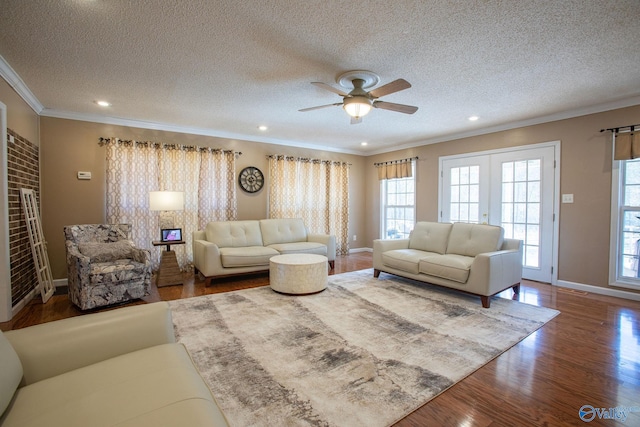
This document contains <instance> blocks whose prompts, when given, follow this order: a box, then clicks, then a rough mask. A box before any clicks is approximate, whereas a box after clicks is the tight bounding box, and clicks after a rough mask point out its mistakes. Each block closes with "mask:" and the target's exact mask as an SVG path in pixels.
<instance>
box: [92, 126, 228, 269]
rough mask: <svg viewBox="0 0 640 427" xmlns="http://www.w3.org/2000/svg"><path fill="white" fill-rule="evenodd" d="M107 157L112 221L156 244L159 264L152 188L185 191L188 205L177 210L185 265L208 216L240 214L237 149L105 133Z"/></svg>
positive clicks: (144, 243) (146, 244)
mask: <svg viewBox="0 0 640 427" xmlns="http://www.w3.org/2000/svg"><path fill="white" fill-rule="evenodd" d="M101 143H102V144H103V145H105V146H106V158H107V222H109V223H129V224H132V238H133V241H134V243H135V244H136V245H137V246H139V247H143V248H148V249H150V250H151V258H152V262H153V264H154V268H157V266H158V263H159V259H160V249H161V247H159V248H155V247H153V245H152V244H151V242H152V241H153V240H159V238H160V228H159V227H160V226H159V216H160V212H155V211H150V210H149V192H151V191H158V190H167V191H182V192H184V196H185V205H184V210H183V211H175V212H173V214H174V221H175V227H176V228H178V227H179V228H182V236H183V240H185V242H186V243H185V244H184V245H176V246H172V248H171V249H172V250H175V252H176V255H177V258H178V264H179V265H180V267H181V268H182V269H185V270H186V269H187V268H190V264H191V263H192V262H193V253H192V245H191V243H192V237H191V233H192V232H193V231H195V230H200V229H203V228H204V225H206V223H207V222H209V221H217V220H234V219H236V217H237V206H236V187H235V181H234V176H235V153H234V152H232V151H223V150H216V149H210V148H201V147H186V146H181V145H164V144H158V143H153V142H148V141H145V142H138V141H122V140H119V139H117V138H102V139H101Z"/></svg>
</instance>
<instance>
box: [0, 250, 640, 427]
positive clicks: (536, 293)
mask: <svg viewBox="0 0 640 427" xmlns="http://www.w3.org/2000/svg"><path fill="white" fill-rule="evenodd" d="M371 266H372V260H371V254H370V253H367V252H360V253H355V254H351V255H348V256H343V257H338V258H337V259H336V264H335V269H334V271H332V272H331V273H330V274H339V273H343V272H348V271H355V270H360V269H364V268H371ZM383 274H384V273H383ZM267 284H268V274H264V273H263V274H257V275H254V276H245V277H242V278H233V279H225V280H220V281H218V282H215V281H214V284H213V285H212V286H210V287H206V288H205V287H204V281H202V280H200V279H194V278H193V276H192V275H185V283H184V284H183V285H181V286H170V287H163V288H160V289H158V288H156V287H155V285H154V286H153V287H152V292H151V295H149V297H147V298H145V300H144V301H140V302H138V303H140V304H144V303H145V302H153V301H160V300H173V299H179V298H189V297H193V296H199V295H204V294H210V293H217V292H227V291H232V290H237V289H245V288H251V287H256V286H264V285H267ZM499 297H501V298H510V299H511V298H513V292H512V291H511V290H508V291H505V292H503V293H501V294H500V295H499ZM518 299H519V300H520V301H522V302H525V303H528V304H533V305H539V306H544V307H550V308H554V309H557V310H560V311H561V314H560V315H559V316H557V317H556V318H555V319H553V320H552V321H551V322H549V323H548V324H546V325H545V326H544V327H542V328H541V329H539V330H538V331H536V332H535V333H533V334H532V335H530V336H529V337H527V338H526V339H524V340H523V341H521V342H520V343H518V344H516V345H515V346H514V347H512V348H511V349H509V350H508V351H506V352H505V353H503V354H502V355H500V356H499V357H497V358H496V359H494V360H493V361H491V362H490V363H488V364H487V365H485V366H483V367H482V368H480V369H479V370H477V371H476V372H474V373H473V374H471V375H470V376H469V377H467V378H466V379H464V380H463V381H461V382H459V383H457V384H456V385H454V386H453V387H451V388H450V389H449V390H447V391H445V392H444V393H442V394H441V395H439V396H437V397H436V398H435V399H433V400H431V401H430V402H428V403H427V404H425V405H424V406H422V407H421V408H419V409H418V410H416V411H415V412H413V413H412V414H410V415H409V416H407V417H406V418H404V419H402V420H401V421H399V422H398V423H397V424H396V426H398V427H407V426H465V427H466V426H528V425H536V426H539V425H548V426H559V425H585V422H583V421H582V420H581V419H580V417H579V414H578V412H579V410H580V408H581V407H582V406H584V405H591V406H592V407H593V408H606V409H607V410H608V409H609V408H619V407H627V408H633V409H635V410H637V412H630V413H629V414H628V418H627V419H626V422H625V423H624V424H622V423H620V421H621V420H618V422H619V423H615V422H614V420H600V419H599V417H598V416H595V419H594V420H593V421H592V422H590V423H589V425H607V426H610V425H628V426H637V425H640V302H638V301H629V300H622V299H618V298H613V297H605V296H600V295H595V294H590V293H586V292H578V291H572V290H568V289H563V288H558V287H555V286H551V285H547V284H542V283H536V282H530V281H526V280H525V281H523V283H522V285H521V290H520V294H519V296H518ZM478 304H480V299H479V298H478ZM81 314H83V313H82V312H81V311H80V310H78V309H76V308H75V307H74V306H73V305H72V304H71V303H70V302H69V301H68V299H67V297H66V295H56V296H54V297H52V299H51V300H50V301H49V302H48V303H47V304H44V305H43V304H42V303H41V302H40V301H39V300H34V301H32V302H31V303H29V304H28V306H27V307H25V308H24V309H23V310H22V311H21V312H20V313H18V315H16V316H15V318H14V319H13V320H12V321H10V322H5V323H0V329H2V330H9V329H17V328H22V327H26V326H30V325H35V324H39V323H44V322H49V321H52V320H57V319H62V318H66V317H71V316H78V315H81Z"/></svg>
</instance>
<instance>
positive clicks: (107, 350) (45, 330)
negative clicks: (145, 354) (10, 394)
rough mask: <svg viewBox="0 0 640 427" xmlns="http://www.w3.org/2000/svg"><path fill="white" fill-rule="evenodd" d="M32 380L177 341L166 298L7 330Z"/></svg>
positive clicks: (27, 381) (26, 380)
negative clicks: (162, 300)
mask: <svg viewBox="0 0 640 427" xmlns="http://www.w3.org/2000/svg"><path fill="white" fill-rule="evenodd" d="M5 336H6V338H7V339H8V340H9V342H10V343H11V345H12V346H13V348H14V349H15V351H16V353H17V354H18V357H19V358H20V362H21V363H22V367H23V370H24V374H23V379H22V384H23V385H28V384H32V383H35V382H38V381H41V380H43V379H46V378H50V377H53V376H56V375H60V374H62V373H65V372H69V371H72V370H75V369H78V368H82V367H84V366H89V365H92V364H94V363H97V362H100V361H103V360H107V359H110V358H112V357H116V356H120V355H123V354H127V353H131V352H134V351H136V350H142V349H144V348H148V347H153V346H156V345H160V344H167V343H173V342H175V334H174V331H173V321H172V319H171V309H170V308H169V304H168V303H167V302H157V303H153V304H147V305H137V306H132V307H124V308H119V309H115V310H111V311H105V312H101V313H94V314H87V315H82V316H77V317H71V318H68V319H63V320H58V321H54V322H49V323H43V324H41V325H36V326H31V327H28V328H24V329H16V330H13V331H7V332H5Z"/></svg>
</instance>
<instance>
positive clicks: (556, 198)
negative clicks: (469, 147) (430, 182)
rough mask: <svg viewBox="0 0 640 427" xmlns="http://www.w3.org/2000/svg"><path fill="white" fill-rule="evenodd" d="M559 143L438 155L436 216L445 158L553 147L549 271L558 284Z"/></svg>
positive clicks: (553, 280)
mask: <svg viewBox="0 0 640 427" xmlns="http://www.w3.org/2000/svg"><path fill="white" fill-rule="evenodd" d="M560 145H561V141H559V140H557V141H548V142H541V143H537V144H526V145H517V146H514V147H506V148H497V149H492V150H484V151H471V152H468V153H463V154H453V155H450V156H440V157H438V218H439V219H440V212H441V211H442V209H443V203H442V197H443V194H442V192H443V190H442V185H443V173H444V162H445V161H447V160H455V159H463V158H467V157H476V156H487V155H493V154H504V153H509V152H515V151H524V150H535V149H538V148H548V147H551V148H553V154H554V159H555V165H554V168H553V180H554V182H553V197H552V200H553V218H554V221H553V227H552V229H553V236H552V242H551V249H552V251H553V253H552V255H551V266H552V268H553V271H552V273H551V284H552V285H557V284H558V237H559V233H560V165H561V164H562V162H561V161H560V151H561V150H560Z"/></svg>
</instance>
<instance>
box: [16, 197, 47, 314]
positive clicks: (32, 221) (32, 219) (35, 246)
mask: <svg viewBox="0 0 640 427" xmlns="http://www.w3.org/2000/svg"><path fill="white" fill-rule="evenodd" d="M20 197H21V199H22V209H23V211H24V220H25V223H26V224H27V230H28V231H29V242H30V243H31V254H32V255H33V262H34V263H35V266H36V272H37V273H38V287H39V288H40V295H42V302H43V303H45V302H47V301H48V300H49V298H51V295H53V292H54V291H55V287H54V286H53V278H52V276H51V267H50V266H49V256H48V255H47V243H46V242H45V241H44V234H43V233H42V225H41V223H40V213H39V212H38V201H37V200H36V195H35V193H34V192H33V190H30V189H27V188H21V189H20Z"/></svg>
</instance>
